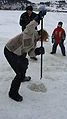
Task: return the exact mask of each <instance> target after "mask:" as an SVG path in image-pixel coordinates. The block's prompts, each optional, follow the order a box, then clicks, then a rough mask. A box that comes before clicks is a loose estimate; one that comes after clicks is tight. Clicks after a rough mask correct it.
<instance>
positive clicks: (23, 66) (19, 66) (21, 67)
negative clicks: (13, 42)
mask: <svg viewBox="0 0 67 119" xmlns="http://www.w3.org/2000/svg"><path fill="white" fill-rule="evenodd" d="M4 55H5V57H6V59H7V61H8V62H9V64H10V66H11V67H12V69H13V70H14V71H15V73H16V76H15V78H14V80H13V81H12V84H11V88H10V91H11V92H12V93H18V90H19V87H20V84H21V80H22V79H24V78H25V73H26V70H27V68H28V59H27V58H26V54H23V55H22V56H18V55H16V54H14V53H12V52H10V51H9V50H8V49H7V48H6V47H5V48H4Z"/></svg>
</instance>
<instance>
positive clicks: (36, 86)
mask: <svg viewBox="0 0 67 119" xmlns="http://www.w3.org/2000/svg"><path fill="white" fill-rule="evenodd" d="M28 88H29V89H30V90H32V91H35V92H43V93H44V92H46V91H47V89H46V87H45V85H44V84H43V83H40V84H38V83H37V84H36V83H32V84H31V85H30V84H29V85H28Z"/></svg>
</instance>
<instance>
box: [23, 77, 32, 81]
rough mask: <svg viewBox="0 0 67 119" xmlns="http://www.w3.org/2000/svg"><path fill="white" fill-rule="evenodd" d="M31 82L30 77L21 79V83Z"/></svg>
mask: <svg viewBox="0 0 67 119" xmlns="http://www.w3.org/2000/svg"><path fill="white" fill-rule="evenodd" d="M30 80H31V77H30V76H25V78H23V79H22V80H21V82H26V81H30Z"/></svg>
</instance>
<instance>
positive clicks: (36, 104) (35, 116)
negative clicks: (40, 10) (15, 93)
mask: <svg viewBox="0 0 67 119" xmlns="http://www.w3.org/2000/svg"><path fill="white" fill-rule="evenodd" d="M21 13H22V11H0V119H66V118H67V56H66V57H63V56H62V54H61V50H60V48H59V47H58V49H57V53H56V54H55V55H51V54H50V51H51V46H52V44H51V33H52V31H53V29H54V28H55V27H56V26H57V23H58V21H63V23H64V24H63V28H64V29H65V31H66V33H67V14H66V13H47V15H46V16H45V17H44V28H45V29H46V30H47V31H48V33H49V36H50V37H49V42H46V43H44V47H45V55H44V56H43V78H42V79H40V56H38V57H37V58H38V61H36V62H33V61H32V60H30V59H29V68H28V70H27V75H30V76H31V78H32V80H31V81H30V82H25V83H22V84H21V87H20V94H21V95H22V96H23V101H22V102H20V103H18V102H15V101H13V100H11V99H10V98H9V97H8V91H9V88H10V85H11V81H12V80H13V78H14V76H15V73H14V71H13V70H12V69H11V67H10V65H9V64H8V62H7V60H6V58H5V57H4V54H3V49H4V46H5V44H6V43H7V41H8V40H9V39H11V38H12V37H14V36H16V35H17V34H19V33H21V27H20V26H19V18H20V15H21ZM38 29H40V25H39V26H38ZM38 45H40V43H39V44H38ZM65 47H66V52H67V38H66V41H65ZM33 83H35V84H38V83H43V84H44V85H45V87H46V89H47V90H46V91H45V92H35V91H32V90H30V89H29V88H28V86H30V85H31V84H33Z"/></svg>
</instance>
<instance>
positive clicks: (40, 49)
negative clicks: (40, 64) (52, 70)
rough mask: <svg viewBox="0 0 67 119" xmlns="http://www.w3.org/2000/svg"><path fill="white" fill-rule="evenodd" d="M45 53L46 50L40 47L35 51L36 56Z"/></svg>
mask: <svg viewBox="0 0 67 119" xmlns="http://www.w3.org/2000/svg"><path fill="white" fill-rule="evenodd" d="M44 53H45V49H44V47H39V48H36V49H35V54H36V55H40V54H44Z"/></svg>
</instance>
